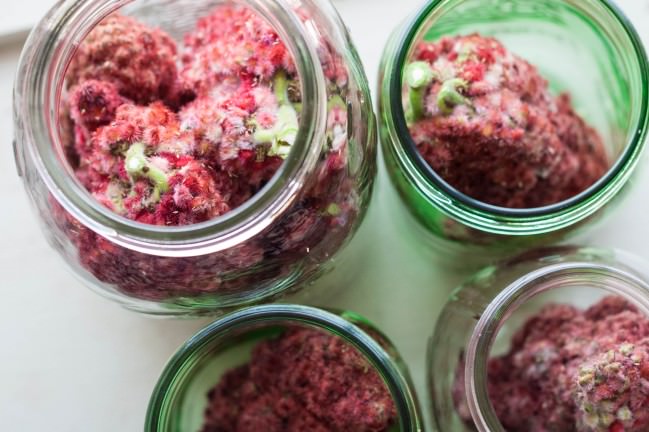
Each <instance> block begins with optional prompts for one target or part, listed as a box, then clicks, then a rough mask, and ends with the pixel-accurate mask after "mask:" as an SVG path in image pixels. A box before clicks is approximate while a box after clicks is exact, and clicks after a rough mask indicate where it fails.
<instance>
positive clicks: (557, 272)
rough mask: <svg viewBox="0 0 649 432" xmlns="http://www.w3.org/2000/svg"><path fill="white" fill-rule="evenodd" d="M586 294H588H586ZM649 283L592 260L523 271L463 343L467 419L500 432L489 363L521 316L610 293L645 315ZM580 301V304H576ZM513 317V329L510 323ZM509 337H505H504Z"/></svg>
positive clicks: (648, 305)
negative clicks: (490, 386)
mask: <svg viewBox="0 0 649 432" xmlns="http://www.w3.org/2000/svg"><path fill="white" fill-rule="evenodd" d="M584 294H586V296H584ZM648 294H649V285H647V283H646V282H645V281H644V280H643V279H642V278H641V277H640V276H638V275H637V274H636V272H635V271H634V270H632V269H630V268H626V267H613V266H610V265H608V264H600V263H590V262H578V261H574V262H564V263H557V264H551V265H548V266H547V267H543V268H540V269H538V270H535V271H533V272H531V273H529V274H526V275H524V276H522V277H520V278H519V279H517V280H515V281H514V282H512V283H511V284H510V285H508V286H507V287H506V288H505V289H504V290H503V291H502V292H501V293H500V294H499V295H498V296H497V297H496V298H495V299H494V300H493V301H491V303H489V305H488V306H487V308H486V309H485V311H484V313H483V314H482V315H481V317H480V319H479V320H478V322H477V324H476V326H475V328H474V329H473V331H472V333H471V336H470V339H469V343H468V345H467V350H466V357H465V366H464V371H463V372H464V391H465V395H466V402H467V405H468V409H469V411H470V414H471V418H472V420H473V422H474V424H475V426H476V428H477V429H478V430H479V431H485V432H487V431H492V432H493V431H504V428H503V426H502V424H501V423H500V420H499V419H498V416H497V415H496V412H495V409H494V407H493V405H492V402H491V400H490V397H489V393H488V386H487V384H488V379H487V377H488V372H487V370H488V369H487V368H488V362H489V360H490V358H491V357H492V354H493V353H494V351H495V354H499V352H498V351H499V350H500V348H502V347H496V344H499V343H503V342H505V341H503V339H506V341H507V342H509V340H510V339H511V331H512V330H514V331H515V330H516V329H517V328H519V327H517V325H516V323H518V324H520V323H521V322H522V318H523V316H521V315H525V316H527V317H529V316H532V314H531V313H530V312H531V311H534V310H538V309H539V308H540V306H543V305H547V304H548V303H558V304H562V303H565V304H569V305H575V306H577V307H578V308H579V309H581V306H591V304H586V303H585V300H584V299H585V297H587V298H588V303H590V302H591V301H592V302H595V301H596V300H598V299H601V298H602V297H603V296H609V295H613V296H616V297H620V298H622V299H624V300H625V301H628V302H629V303H630V304H631V305H633V306H635V307H637V309H638V311H639V312H641V313H643V314H645V315H647V316H649V295H648ZM579 303H581V304H579ZM512 317H514V319H513V321H514V325H513V327H514V328H513V329H512V328H509V327H511V326H510V324H511V322H508V321H509V320H510V319H512ZM508 337H509V339H508Z"/></svg>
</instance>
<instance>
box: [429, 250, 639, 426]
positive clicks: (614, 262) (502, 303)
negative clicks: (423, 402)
mask: <svg viewBox="0 0 649 432" xmlns="http://www.w3.org/2000/svg"><path fill="white" fill-rule="evenodd" d="M648 281H649V275H648V274H647V265H646V263H645V262H643V260H641V259H639V258H637V257H634V256H633V255H630V254H628V253H625V252H621V251H612V250H610V251H607V250H599V249H593V248H586V247H584V248H579V247H570V246H564V247H555V248H545V249H539V250H535V251H531V252H526V253H524V254H522V255H520V256H519V257H517V258H514V259H511V260H508V261H505V262H502V263H501V264H498V265H492V266H489V267H487V268H485V269H483V270H482V271H480V272H478V273H476V274H475V276H473V277H472V278H470V279H469V280H467V281H466V282H465V283H464V284H463V285H461V286H460V287H458V288H457V289H456V290H455V292H454V293H453V295H452V296H451V298H450V299H449V300H448V302H447V303H446V305H445V306H444V308H443V310H442V312H441V314H440V316H439V318H438V320H437V323H436V327H435V330H434V334H433V336H432V337H431V339H430V341H429V346H428V353H427V360H426V364H427V366H426V367H427V370H428V385H429V390H430V397H431V401H432V403H431V408H432V415H433V419H434V423H435V425H436V427H437V428H438V430H443V431H448V432H458V431H473V430H477V431H481V432H501V431H504V430H522V429H521V428H520V427H516V428H513V429H509V428H505V427H503V425H502V423H501V419H500V418H499V416H498V415H497V409H496V408H494V407H495V406H498V407H499V408H500V410H501V411H500V412H501V413H502V412H503V410H507V408H505V407H504V406H503V403H507V402H509V403H510V404H511V406H512V407H513V406H514V405H516V407H517V408H515V409H509V410H508V418H509V420H511V417H512V416H513V417H516V416H520V417H519V418H518V420H520V422H519V424H524V422H525V421H527V420H526V416H531V411H534V406H531V404H530V403H529V401H528V399H525V400H523V399H524V398H526V395H525V394H524V393H523V392H522V391H521V393H520V394H517V393H516V390H515V389H516V383H517V382H518V381H517V382H513V380H515V379H517V380H519V381H521V382H520V387H518V388H528V387H524V386H525V385H526V383H524V382H522V381H523V380H524V378H521V376H523V377H531V378H529V379H530V380H541V381H542V382H544V383H548V385H549V386H555V387H557V386H559V385H562V384H563V383H565V382H566V381H567V380H565V379H560V378H558V377H557V376H554V375H553V374H554V373H556V371H559V372H561V373H563V374H565V375H568V371H569V370H570V367H572V366H571V364H570V363H569V362H570V360H571V359H574V358H579V357H578V354H580V353H583V352H584V351H586V352H591V353H592V356H593V357H594V358H597V356H599V355H600V351H602V352H604V353H610V352H612V351H610V348H601V346H602V344H601V343H600V342H599V341H601V339H602V337H603V338H608V337H611V338H612V339H613V340H614V342H615V343H616V344H619V342H620V341H617V340H616V339H619V338H620V337H623V335H622V333H623V331H624V330H623V328H624V326H625V324H623V323H626V325H627V326H628V327H630V328H635V326H636V324H637V326H638V329H639V330H637V333H638V334H640V333H642V330H640V329H641V328H642V326H641V325H640V324H639V323H638V321H640V320H641V319H640V318H638V316H640V314H643V315H647V316H648V317H649V283H648ZM611 296H613V297H611ZM603 299H609V301H608V303H607V302H606V301H605V300H603ZM610 299H617V300H613V301H610ZM601 301H604V303H599V302H601ZM621 301H625V302H628V304H630V305H633V306H631V307H635V308H637V311H638V312H637V314H634V315H632V316H633V317H634V318H631V322H629V318H628V315H626V316H625V314H626V313H627V312H626V310H627V309H628V308H629V306H623V307H620V306H619V305H620V303H621ZM602 305H606V306H604V307H603V306H602ZM547 307H550V308H555V309H554V310H552V309H547ZM596 310H597V311H598V312H597V313H595V311H596ZM543 311H545V312H543ZM588 311H590V312H588ZM616 313H621V315H619V316H617V317H615V318H613V319H612V320H609V318H608V315H614V314H616ZM589 314H590V318H589V319H590V321H589V320H588V319H586V318H588V317H589ZM541 317H542V318H541ZM573 317H576V318H573ZM572 319H575V324H573V325H572V329H573V331H574V329H575V328H576V327H577V328H583V329H584V332H583V334H574V335H573V334H571V333H569V331H568V330H562V331H563V332H564V336H565V341H564V342H563V343H564V345H561V347H563V350H564V351H563V352H564V353H568V354H558V355H556V356H555V353H557V352H560V351H559V350H560V349H561V348H555V347H553V346H552V343H553V342H554V341H556V340H557V339H559V338H557V339H555V338H556V337H557V333H556V332H557V329H559V328H560V325H561V323H562V322H570V320H572ZM616 321H617V322H618V323H619V324H609V323H614V322H616ZM591 322H593V323H595V324H593V325H597V324H599V325H600V327H598V329H599V330H597V331H591V330H590V327H589V326H591ZM565 328H570V327H568V326H566V327H565ZM647 329H648V331H649V327H648V328H647ZM551 332H554V333H551ZM602 332H603V333H604V334H602ZM530 335H532V336H530ZM545 335H547V336H545ZM584 335H586V336H584ZM528 338H529V340H531V341H530V342H526V340H528ZM532 338H535V339H532ZM539 339H543V340H539ZM534 344H535V345H534ZM638 345H640V343H638ZM584 347H585V348H584ZM512 350H513V351H512ZM523 350H524V351H523ZM508 351H509V352H508ZM530 353H531V354H530ZM569 353H573V354H569ZM574 353H578V354H574ZM504 355H505V356H507V357H503V356H504ZM559 356H566V357H567V360H566V361H565V363H564V359H563V358H561V357H559ZM503 358H505V359H512V362H513V364H514V365H516V367H519V368H520V370H521V374H522V375H514V374H512V375H511V376H515V377H516V378H510V379H511V380H512V381H508V383H509V384H511V386H510V387H508V389H509V392H508V394H507V395H506V396H504V395H503V394H502V393H499V396H496V395H495V393H491V392H492V391H494V392H495V390H493V389H494V388H497V387H496V386H497V385H499V384H501V382H494V381H493V380H494V379H500V380H503V378H500V376H499V375H497V372H496V371H497V369H496V368H498V366H499V364H497V363H493V362H494V360H496V361H500V362H503V363H502V364H505V363H504V361H503V360H502V359H503ZM648 360H649V358H648ZM507 361H509V360H507ZM585 363H586V364H589V363H590V361H587V362H585ZM506 364H507V365H509V366H507V365H505V366H503V367H502V368H501V369H500V370H501V371H503V375H506V374H508V373H509V371H510V370H511V369H514V366H512V365H510V364H509V363H506ZM548 364H549V365H550V366H547V365H548ZM524 371H527V372H524ZM526 373H527V375H525V374H526ZM494 376H495V377H496V378H494ZM562 376H563V375H562ZM502 382H504V381H502ZM580 384H582V383H581V382H580ZM575 387H576V385H575ZM529 388H530V389H534V388H535V389H536V390H532V391H533V392H534V393H535V394H547V393H546V392H547V391H548V390H547V387H546V388H545V389H543V390H541V389H539V388H536V387H534V386H533V384H530V387H529ZM627 389H628V387H627ZM580 390H583V391H591V389H590V388H587V387H584V388H581V389H580ZM542 392H543V393H542ZM557 394H559V391H558V390H557ZM562 394H563V395H565V396H564V397H566V398H568V399H567V400H564V401H562V402H561V403H560V404H559V405H558V406H559V407H560V408H557V405H555V404H556V403H557V402H555V401H551V400H539V401H537V402H538V405H536V407H537V408H539V410H540V409H541V408H540V406H541V405H544V408H543V409H546V412H544V413H539V410H536V411H534V413H533V414H534V415H535V416H541V417H544V420H545V419H547V421H548V422H550V421H556V418H558V417H559V416H558V415H557V416H556V417H555V415H554V413H556V412H558V411H561V410H565V412H564V415H566V416H568V418H569V416H574V415H575V414H574V413H575V412H577V413H578V414H579V413H580V411H579V408H580V406H581V407H582V408H583V409H585V411H584V412H583V413H585V414H586V415H588V414H589V413H588V412H587V410H588V409H590V408H592V407H593V405H591V406H590V407H589V406H588V405H587V404H582V403H581V401H582V400H583V399H580V397H582V398H583V396H584V395H581V396H580V395H579V394H577V393H576V392H574V391H573V392H568V391H566V392H563V393H562ZM492 396H493V398H494V399H492ZM587 396H590V395H588V394H587ZM625 396H626V395H624V396H621V397H620V399H622V397H625ZM505 397H507V398H510V399H508V400H507V401H502V400H500V398H505ZM516 397H518V398H519V399H518V400H519V401H520V403H519V404H517V403H516V402H512V401H513V398H516ZM609 397H610V395H609ZM603 399H606V396H603V398H600V400H599V402H600V403H602V400H603ZM604 402H606V403H608V404H609V405H610V406H611V407H615V402H617V401H616V400H615V399H614V398H612V397H611V400H610V401H606V400H604ZM606 403H602V406H605V405H606ZM570 404H575V405H577V406H572V407H571V406H570ZM553 405H554V408H550V407H552V406H553ZM644 406H646V405H644ZM632 409H633V410H637V409H638V407H637V406H635V407H632ZM643 409H644V408H643ZM613 411H615V410H613ZM593 412H595V413H596V414H597V413H598V412H597V410H596V409H594V408H593ZM613 414H614V415H613V418H612V419H610V420H606V418H605V417H602V419H600V420H605V421H607V422H608V425H607V427H606V428H598V427H596V426H593V427H592V428H589V427H585V425H584V424H581V427H577V426H576V425H575V424H574V423H573V424H571V425H566V424H565V423H564V424H563V426H556V424H555V426H550V425H549V424H548V425H538V423H537V425H538V426H539V427H541V428H542V430H580V431H581V430H588V431H590V430H593V431H594V430H645V429H624V428H622V429H620V428H619V427H621V426H622V424H620V425H619V426H615V427H618V429H616V428H615V427H611V428H610V429H608V426H610V425H611V424H613V423H615V413H613ZM643 415H644V414H643ZM622 417H623V416H622ZM551 419H552V420H551ZM622 420H624V419H622ZM537 421H538V420H537ZM598 421H599V420H598ZM625 427H627V426H625ZM645 427H646V426H645ZM527 430H532V426H529V429H527Z"/></svg>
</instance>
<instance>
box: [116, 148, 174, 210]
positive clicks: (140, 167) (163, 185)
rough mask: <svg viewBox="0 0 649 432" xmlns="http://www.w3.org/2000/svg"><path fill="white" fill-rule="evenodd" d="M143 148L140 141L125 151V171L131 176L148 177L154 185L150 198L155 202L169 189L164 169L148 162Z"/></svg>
mask: <svg viewBox="0 0 649 432" xmlns="http://www.w3.org/2000/svg"><path fill="white" fill-rule="evenodd" d="M145 148H146V147H145V145H144V144H143V143H140V142H136V143H133V144H131V146H130V147H129V149H128V150H127V151H126V160H125V167H126V172H127V173H128V174H129V175H130V176H131V177H133V178H137V177H145V178H147V179H149V180H150V181H151V183H153V186H154V190H153V195H152V198H153V200H154V201H156V202H157V201H158V200H160V194H161V193H164V192H166V191H167V190H168V189H169V180H168V179H167V175H166V174H165V173H164V171H162V170H161V169H160V168H158V167H156V166H155V165H153V164H151V163H150V162H149V160H148V159H147V157H146V155H145V154H144V150H145Z"/></svg>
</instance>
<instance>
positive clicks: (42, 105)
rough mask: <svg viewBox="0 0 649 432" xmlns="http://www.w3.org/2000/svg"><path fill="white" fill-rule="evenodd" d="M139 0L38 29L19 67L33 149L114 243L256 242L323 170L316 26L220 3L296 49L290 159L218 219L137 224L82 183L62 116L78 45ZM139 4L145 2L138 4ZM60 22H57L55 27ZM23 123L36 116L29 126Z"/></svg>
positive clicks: (46, 171) (53, 180)
mask: <svg viewBox="0 0 649 432" xmlns="http://www.w3.org/2000/svg"><path fill="white" fill-rule="evenodd" d="M133 2H134V0H119V1H114V2H110V1H96V2H83V1H77V0H68V1H66V2H63V3H60V4H58V5H56V6H54V7H53V8H52V9H51V10H50V11H49V12H48V14H47V15H46V16H45V17H44V18H43V19H42V20H41V22H40V23H39V24H38V26H37V27H36V28H35V29H34V30H33V31H32V33H31V35H30V37H29V40H28V43H27V44H26V46H29V47H31V49H30V50H29V51H26V52H23V54H22V55H21V60H20V62H19V68H18V70H19V74H18V77H17V80H16V88H20V89H22V91H21V93H22V94H23V95H24V98H23V99H21V100H19V99H15V100H14V122H15V123H16V124H20V123H21V122H23V127H24V129H25V132H24V133H25V137H24V138H25V139H24V140H23V141H24V142H26V148H27V150H26V152H29V155H30V157H32V159H33V160H34V162H35V165H36V167H37V170H38V172H39V175H40V176H41V178H42V179H43V181H44V183H45V184H46V186H47V188H48V190H49V191H50V193H51V194H52V195H53V196H54V197H55V198H56V199H57V201H58V202H59V203H60V204H61V205H62V206H63V207H64V208H65V210H66V211H68V212H69V213H70V214H71V215H72V216H73V217H74V218H76V219H77V220H78V221H79V222H81V223H82V224H83V225H85V226H87V227H88V228H90V229H92V230H93V231H95V232H97V233H98V234H100V235H102V236H103V237H105V238H107V239H109V240H111V241H112V242H114V243H116V244H118V245H120V246H123V247H126V248H129V249H132V250H135V251H138V252H143V253H151V254H155V255H158V256H191V255H197V254H202V253H211V252H218V251H222V250H225V249H228V248H231V247H233V246H235V245H238V244H240V243H242V242H245V241H246V240H248V239H250V238H252V237H254V236H255V235H257V234H259V233H260V232H262V231H263V230H264V229H266V228H267V227H268V226H270V224H271V223H272V222H273V221H274V220H276V219H277V218H278V217H279V216H281V215H282V214H283V213H284V212H285V211H286V210H287V209H288V208H290V206H291V205H292V204H293V203H294V202H295V201H296V200H297V198H298V195H299V193H300V192H301V191H302V188H303V186H304V184H305V183H306V181H307V179H308V177H309V174H310V173H311V172H312V171H313V170H314V169H315V166H316V164H317V161H318V158H319V154H320V150H321V149H320V147H321V146H322V143H323V142H324V139H323V137H324V134H325V130H326V115H327V113H326V81H325V77H324V73H323V71H322V67H321V65H320V60H319V58H318V55H317V52H316V47H315V46H314V44H313V43H312V41H311V40H310V38H309V33H308V28H306V26H305V25H304V23H302V22H301V21H300V20H299V18H298V17H297V15H296V14H295V12H294V11H293V9H292V8H291V7H290V5H289V4H288V3H287V2H286V1H283V0H280V1H275V2H268V1H265V0H225V1H221V0H216V1H213V2H212V3H213V6H214V7H216V6H217V5H219V4H223V3H234V4H242V5H245V6H247V7H250V8H252V9H254V10H255V12H256V13H258V14H259V15H260V16H261V17H263V18H264V19H265V20H266V21H267V22H269V23H271V25H272V26H273V27H274V29H275V30H276V31H277V33H278V34H279V36H280V38H281V39H282V41H283V42H284V43H285V44H286V46H287V48H288V50H289V51H290V53H291V55H292V57H293V59H294V62H295V65H296V69H297V72H298V75H299V77H300V82H301V86H302V89H301V91H302V93H301V94H302V95H303V99H304V103H303V109H302V112H301V114H300V119H299V121H300V123H299V127H298V133H297V137H296V139H295V143H294V144H293V145H292V148H291V151H290V153H289V155H288V157H287V158H286V159H285V160H284V161H283V163H282V164H281V166H280V167H279V169H278V171H277V172H276V173H275V175H274V176H273V177H272V179H271V180H270V181H269V182H268V183H267V184H266V185H264V187H263V188H262V189H261V190H260V191H258V192H257V193H256V194H255V195H254V196H252V197H251V198H250V199H249V200H248V201H246V202H245V203H243V204H242V205H241V206H239V207H237V208H235V209H233V210H231V211H229V212H227V213H225V214H223V215H221V216H219V217H216V218H214V219H211V220H208V221H205V222H201V223H196V224H191V225H182V226H158V225H149V224H144V223H140V222H136V221H133V220H130V219H127V218H125V217H123V216H120V215H118V214H116V213H114V212H112V211H111V210H109V209H108V208H106V207H104V206H103V205H101V204H100V203H99V202H98V201H97V200H96V199H94V198H93V197H92V196H91V195H90V193H89V192H88V191H87V190H86V189H85V188H84V187H83V186H82V185H81V183H80V182H79V181H78V180H77V179H76V177H75V175H74V173H72V171H71V168H70V167H69V166H68V164H67V162H65V161H66V157H65V155H64V154H63V146H62V144H61V139H60V136H59V130H58V115H59V107H60V101H61V94H62V90H63V86H64V84H63V82H64V77H65V72H66V70H67V66H68V64H69V63H70V61H71V59H72V57H73V55H74V53H75V51H76V46H78V45H79V43H80V42H81V41H82V40H83V38H84V37H85V36H86V35H87V33H88V32H90V30H91V29H92V28H93V27H94V26H95V25H96V24H97V23H98V22H99V21H101V20H102V19H103V18H105V17H106V16H108V15H109V14H110V13H113V12H115V11H116V10H118V9H120V8H122V7H123V6H126V5H128V4H129V3H133ZM135 3H137V2H135ZM53 23H54V24H55V25H53ZM23 118H30V122H29V123H27V122H24V121H23V120H22V119H23Z"/></svg>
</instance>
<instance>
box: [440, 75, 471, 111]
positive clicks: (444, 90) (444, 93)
mask: <svg viewBox="0 0 649 432" xmlns="http://www.w3.org/2000/svg"><path fill="white" fill-rule="evenodd" d="M468 85H469V84H468V83H467V82H466V81H464V80H463V79H460V78H451V79H449V80H446V81H444V82H443V83H442V87H441V88H440V90H439V93H437V106H438V107H439V109H440V111H442V113H443V114H445V115H448V114H451V113H452V112H453V108H455V106H456V105H470V104H471V102H470V101H469V99H467V98H466V97H464V96H462V94H460V92H459V91H458V90H466V89H467V88H468Z"/></svg>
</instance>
